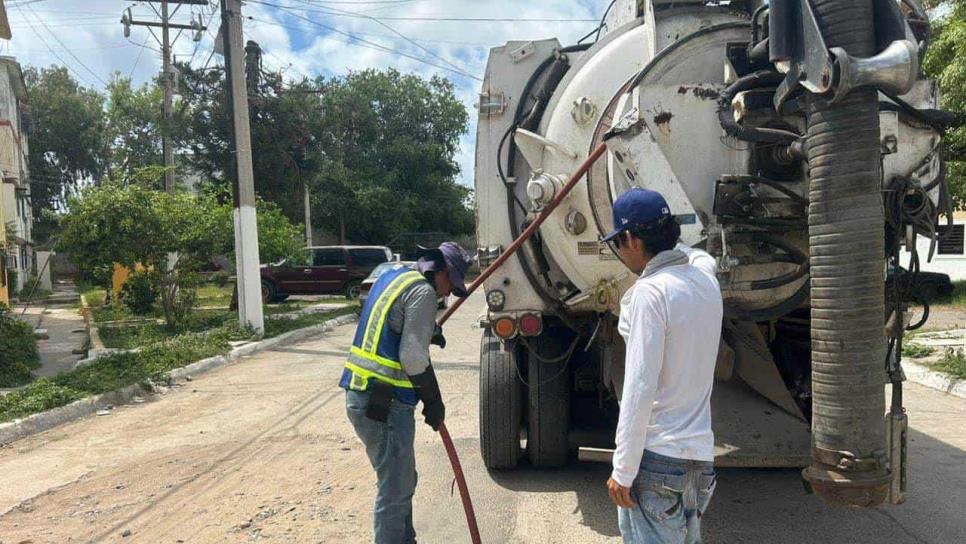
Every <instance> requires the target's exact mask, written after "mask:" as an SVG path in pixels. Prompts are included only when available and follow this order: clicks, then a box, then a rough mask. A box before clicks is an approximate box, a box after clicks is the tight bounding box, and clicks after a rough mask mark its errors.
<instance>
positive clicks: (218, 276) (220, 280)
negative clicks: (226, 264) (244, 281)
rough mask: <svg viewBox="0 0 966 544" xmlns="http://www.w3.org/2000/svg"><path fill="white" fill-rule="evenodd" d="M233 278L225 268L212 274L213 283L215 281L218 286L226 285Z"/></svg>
mask: <svg viewBox="0 0 966 544" xmlns="http://www.w3.org/2000/svg"><path fill="white" fill-rule="evenodd" d="M230 279H231V275H229V274H228V272H225V271H224V270H219V271H218V272H215V273H214V274H212V275H211V283H214V284H215V286H216V287H225V286H226V285H228V281H229V280H230Z"/></svg>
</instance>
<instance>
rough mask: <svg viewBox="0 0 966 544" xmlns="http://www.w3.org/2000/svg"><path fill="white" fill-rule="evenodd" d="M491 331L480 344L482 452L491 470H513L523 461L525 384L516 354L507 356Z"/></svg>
mask: <svg viewBox="0 0 966 544" xmlns="http://www.w3.org/2000/svg"><path fill="white" fill-rule="evenodd" d="M501 343H502V342H501V341H500V339H499V338H497V337H496V335H494V334H493V332H491V331H490V330H489V329H487V330H486V332H484V333H483V339H482V341H481V343H480V452H481V453H482V454H483V464H484V465H486V468H488V469H509V468H514V467H516V466H517V461H519V459H520V454H521V450H520V431H521V430H522V427H523V387H522V386H523V384H522V383H521V382H520V378H519V374H518V371H517V357H516V355H515V354H514V351H510V352H505V351H503V349H502V346H501Z"/></svg>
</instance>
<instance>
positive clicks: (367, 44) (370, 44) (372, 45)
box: [252, 0, 482, 81]
mask: <svg viewBox="0 0 966 544" xmlns="http://www.w3.org/2000/svg"><path fill="white" fill-rule="evenodd" d="M252 1H253V2H257V3H259V4H264V5H266V6H270V7H275V8H279V9H282V10H284V11H286V12H288V13H289V14H290V15H291V16H293V17H296V18H298V19H302V20H303V21H306V22H309V23H311V24H313V25H315V26H317V27H319V28H324V29H326V30H328V31H329V32H334V33H336V34H341V35H343V36H346V37H348V38H350V39H352V40H356V42H360V43H355V42H351V41H350V42H346V43H348V44H349V45H357V46H359V47H368V48H370V49H372V48H375V49H377V50H379V51H383V52H386V53H391V54H395V55H399V56H401V57H406V58H409V59H412V60H415V61H417V62H421V63H423V64H426V65H428V66H433V67H435V68H439V69H441V70H446V71H449V72H454V73H457V74H459V75H461V76H463V77H468V78H470V79H475V80H477V81H482V79H481V78H479V77H477V76H475V75H473V74H470V73H469V72H466V71H464V70H461V69H454V68H451V67H448V66H443V65H440V64H435V63H433V62H430V61H428V60H426V59H424V58H420V57H417V56H415V55H410V54H409V53H404V52H402V51H399V50H398V49H393V48H391V47H387V46H385V45H382V44H378V43H376V42H373V41H369V40H366V39H364V38H360V37H359V36H357V35H355V34H353V33H351V32H346V31H344V30H340V29H338V28H335V27H332V26H329V25H326V24H323V23H320V22H318V21H314V20H312V19H309V18H308V17H305V16H303V15H301V14H299V13H297V12H295V11H292V9H291V8H286V7H285V6H280V5H278V4H273V3H271V2H266V1H264V0H252ZM252 20H256V19H254V18H253V19H252ZM279 24H280V23H279ZM280 26H286V25H284V24H280ZM299 30H301V29H299Z"/></svg>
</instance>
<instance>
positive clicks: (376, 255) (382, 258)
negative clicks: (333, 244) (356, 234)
mask: <svg viewBox="0 0 966 544" xmlns="http://www.w3.org/2000/svg"><path fill="white" fill-rule="evenodd" d="M349 253H350V254H352V265H353V266H376V265H379V264H382V263H384V262H387V261H389V256H388V255H386V250H384V249H350V250H349Z"/></svg>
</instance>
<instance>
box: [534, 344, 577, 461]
mask: <svg viewBox="0 0 966 544" xmlns="http://www.w3.org/2000/svg"><path fill="white" fill-rule="evenodd" d="M573 340H574V339H573V333H571V332H570V331H561V330H559V329H547V330H545V331H544V332H543V334H541V335H540V336H537V337H535V338H531V339H529V340H527V345H528V346H529V349H528V350H527V368H528V376H527V382H528V385H529V395H528V399H529V402H528V411H527V415H528V416H529V419H528V421H529V424H528V426H527V455H528V457H529V458H530V464H532V465H533V466H535V467H562V466H564V465H566V464H567V460H568V458H569V455H570V446H569V442H568V435H569V434H570V374H571V372H570V361H569V358H570V356H569V355H568V352H570V351H572V350H571V349H570V348H571V343H572V342H573ZM571 355H572V354H571Z"/></svg>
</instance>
